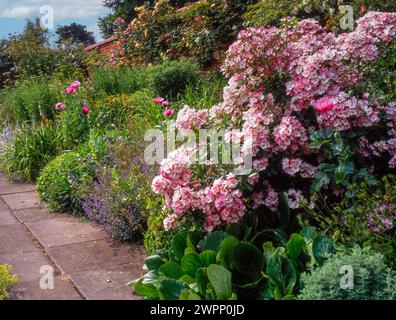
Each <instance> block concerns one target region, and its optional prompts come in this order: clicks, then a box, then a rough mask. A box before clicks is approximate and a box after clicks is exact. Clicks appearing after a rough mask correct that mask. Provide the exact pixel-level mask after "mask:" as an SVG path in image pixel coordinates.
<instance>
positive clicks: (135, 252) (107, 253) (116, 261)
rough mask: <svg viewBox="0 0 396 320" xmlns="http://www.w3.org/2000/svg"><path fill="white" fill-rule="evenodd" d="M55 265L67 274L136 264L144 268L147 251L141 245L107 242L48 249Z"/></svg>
mask: <svg viewBox="0 0 396 320" xmlns="http://www.w3.org/2000/svg"><path fill="white" fill-rule="evenodd" d="M48 253H49V254H50V255H51V258H52V259H53V261H54V262H55V264H56V265H57V266H58V267H59V268H60V269H61V270H62V271H63V272H64V273H67V274H70V273H72V272H78V271H86V270H96V269H101V268H103V269H106V268H112V267H114V266H116V265H125V264H130V263H131V262H134V263H136V264H141V265H142V266H143V261H144V257H145V255H146V254H145V251H144V249H143V247H142V246H139V245H133V244H131V245H122V244H116V243H110V242H109V241H106V240H98V241H91V242H83V243H75V244H70V245H65V246H60V247H52V248H49V249H48Z"/></svg>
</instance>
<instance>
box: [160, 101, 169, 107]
mask: <svg viewBox="0 0 396 320" xmlns="http://www.w3.org/2000/svg"><path fill="white" fill-rule="evenodd" d="M161 104H162V106H163V107H168V106H169V101H168V100H164V101H162V103H161Z"/></svg>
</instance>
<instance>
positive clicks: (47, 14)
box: [40, 5, 54, 30]
mask: <svg viewBox="0 0 396 320" xmlns="http://www.w3.org/2000/svg"><path fill="white" fill-rule="evenodd" d="M40 14H42V16H41V18H40V26H41V28H42V29H43V30H52V29H54V8H53V7H51V6H48V5H46V6H42V7H40Z"/></svg>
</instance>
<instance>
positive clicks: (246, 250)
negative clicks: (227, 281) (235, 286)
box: [232, 242, 264, 283]
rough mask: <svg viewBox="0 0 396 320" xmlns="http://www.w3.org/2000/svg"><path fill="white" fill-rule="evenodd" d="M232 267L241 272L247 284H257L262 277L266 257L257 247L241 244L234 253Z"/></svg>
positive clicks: (235, 247) (237, 245)
mask: <svg viewBox="0 0 396 320" xmlns="http://www.w3.org/2000/svg"><path fill="white" fill-rule="evenodd" d="M232 267H233V269H236V270H237V271H239V273H240V274H241V276H242V277H243V278H244V281H245V282H247V283H252V282H256V281H257V280H258V279H260V278H261V277H262V272H263V268H264V256H263V254H262V252H261V251H260V249H258V248H257V247H256V246H254V245H252V244H250V243H247V242H240V243H238V244H236V245H235V246H234V250H233V251H232Z"/></svg>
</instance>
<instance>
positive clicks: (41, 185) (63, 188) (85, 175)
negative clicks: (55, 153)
mask: <svg viewBox="0 0 396 320" xmlns="http://www.w3.org/2000/svg"><path fill="white" fill-rule="evenodd" d="M94 176H95V175H94V170H93V168H92V162H91V160H90V159H89V158H87V157H84V156H82V155H81V154H80V153H78V152H69V153H64V154H62V155H60V156H59V157H57V158H55V159H54V160H52V161H51V162H50V163H49V164H48V165H47V166H46V167H45V168H44V169H43V170H42V172H41V174H40V176H39V178H38V180H37V192H38V194H39V195H40V197H41V199H42V200H43V201H44V202H45V203H46V204H47V205H48V207H49V208H50V210H54V211H72V212H79V211H81V194H82V193H81V189H82V188H83V187H84V186H86V185H90V184H91V183H92V180H93V179H94Z"/></svg>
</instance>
